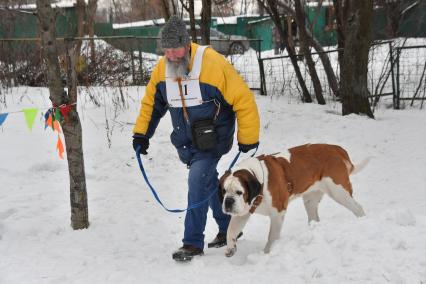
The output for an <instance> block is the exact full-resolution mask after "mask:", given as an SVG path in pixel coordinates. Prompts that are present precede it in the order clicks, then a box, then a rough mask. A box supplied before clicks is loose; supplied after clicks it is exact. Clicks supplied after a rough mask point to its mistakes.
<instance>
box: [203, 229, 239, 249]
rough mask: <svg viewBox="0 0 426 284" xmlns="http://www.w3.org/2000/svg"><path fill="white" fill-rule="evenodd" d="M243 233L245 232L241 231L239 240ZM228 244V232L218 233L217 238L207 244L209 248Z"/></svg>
mask: <svg viewBox="0 0 426 284" xmlns="http://www.w3.org/2000/svg"><path fill="white" fill-rule="evenodd" d="M242 235H243V232H240V233H239V234H238V236H237V240H238V239H239V238H241V236H242ZM223 246H226V234H225V233H218V234H217V235H216V238H214V240H213V241H211V242H210V243H208V244H207V247H209V248H220V247H223Z"/></svg>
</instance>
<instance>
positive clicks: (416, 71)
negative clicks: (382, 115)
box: [395, 45, 426, 109]
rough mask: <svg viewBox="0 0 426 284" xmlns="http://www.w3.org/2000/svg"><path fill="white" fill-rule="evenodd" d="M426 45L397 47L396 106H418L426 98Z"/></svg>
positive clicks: (420, 105)
mask: <svg viewBox="0 0 426 284" xmlns="http://www.w3.org/2000/svg"><path fill="white" fill-rule="evenodd" d="M425 72H426V45H417V46H403V47H397V48H396V72H395V73H396V95H395V97H396V99H395V108H397V109H399V108H405V107H407V106H410V107H412V106H418V107H420V108H423V103H424V101H425V100H426V77H425Z"/></svg>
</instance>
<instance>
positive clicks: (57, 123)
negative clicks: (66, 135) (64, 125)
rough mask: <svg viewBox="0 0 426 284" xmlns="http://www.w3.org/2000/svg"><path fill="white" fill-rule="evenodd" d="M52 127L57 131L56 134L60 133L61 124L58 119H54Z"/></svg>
mask: <svg viewBox="0 0 426 284" xmlns="http://www.w3.org/2000/svg"><path fill="white" fill-rule="evenodd" d="M53 128H54V129H55V130H56V131H58V134H59V133H61V124H60V123H59V121H57V120H55V121H54V122H53Z"/></svg>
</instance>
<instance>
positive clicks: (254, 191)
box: [247, 173, 262, 204]
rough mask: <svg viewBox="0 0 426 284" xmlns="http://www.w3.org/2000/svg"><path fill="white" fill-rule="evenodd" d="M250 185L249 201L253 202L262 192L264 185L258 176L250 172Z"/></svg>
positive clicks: (248, 183)
mask: <svg viewBox="0 0 426 284" xmlns="http://www.w3.org/2000/svg"><path fill="white" fill-rule="evenodd" d="M247 185H248V201H249V202H248V203H249V204H251V202H252V201H253V199H254V198H255V197H256V196H258V195H259V194H260V191H261V190H262V185H261V184H260V182H259V181H258V180H257V178H256V177H255V176H254V175H253V174H251V173H250V176H249V179H248V181H247Z"/></svg>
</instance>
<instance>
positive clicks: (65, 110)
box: [59, 105, 72, 121]
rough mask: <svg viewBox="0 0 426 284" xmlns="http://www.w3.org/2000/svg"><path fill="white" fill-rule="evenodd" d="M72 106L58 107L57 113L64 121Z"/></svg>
mask: <svg viewBox="0 0 426 284" xmlns="http://www.w3.org/2000/svg"><path fill="white" fill-rule="evenodd" d="M71 108H72V105H63V106H60V107H59V111H60V112H61V114H62V116H63V117H64V119H65V121H68V114H69V113H70V111H71Z"/></svg>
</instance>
